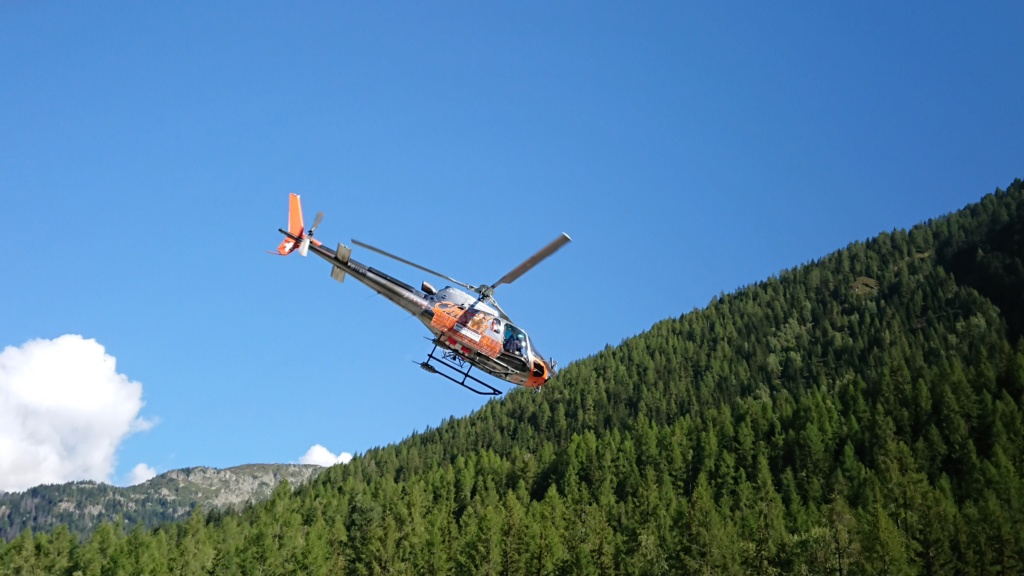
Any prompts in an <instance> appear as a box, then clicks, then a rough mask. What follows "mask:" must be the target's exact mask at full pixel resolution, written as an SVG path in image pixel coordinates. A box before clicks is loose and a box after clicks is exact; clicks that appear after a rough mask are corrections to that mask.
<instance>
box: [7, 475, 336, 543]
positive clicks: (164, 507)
mask: <svg viewBox="0 0 1024 576" xmlns="http://www.w3.org/2000/svg"><path fill="white" fill-rule="evenodd" d="M322 470H324V468H322V467H320V466H315V465H306V464H246V465H242V466H235V467H231V468H224V469H218V468H210V467H206V466H196V467H191V468H181V469H178V470H170V471H168V472H164V473H163V474H160V475H158V476H156V477H154V478H151V479H149V480H147V481H146V482H143V483H141V484H137V485H135V486H127V487H117V486H111V485H109V484H105V483H102V482H95V481H89V480H85V481H78V482H68V483H65V484H50V485H42V486H36V487H34V488H30V489H28V490H26V491H24V492H7V493H0V538H3V539H5V540H10V539H11V538H14V537H15V536H16V535H17V534H18V533H19V532H21V531H22V530H24V529H31V530H33V531H36V532H38V531H49V530H51V529H53V528H54V527H55V526H57V525H58V524H66V525H67V526H68V527H69V529H70V530H71V531H72V532H74V533H78V534H87V533H88V532H89V531H90V530H91V529H92V527H94V526H95V525H96V524H98V523H100V522H102V521H104V520H116V519H117V518H118V517H120V518H121V519H122V521H123V522H124V523H125V525H126V526H129V527H130V526H133V525H136V524H142V525H144V526H155V525H157V524H160V523H162V522H168V521H174V520H179V519H181V518H184V517H186V516H188V514H189V513H191V511H192V510H193V509H195V508H196V507H201V508H202V509H204V510H223V509H228V508H238V507H241V506H244V505H245V504H247V503H249V502H259V501H262V500H265V499H266V498H268V497H269V496H270V494H271V492H273V490H274V488H276V487H277V486H278V485H279V484H280V483H281V482H282V481H284V480H287V481H288V483H289V484H290V485H292V486H293V487H294V486H298V485H301V484H304V483H306V482H308V481H309V480H310V479H312V478H314V477H315V476H316V475H317V474H319V473H320V471H322Z"/></svg>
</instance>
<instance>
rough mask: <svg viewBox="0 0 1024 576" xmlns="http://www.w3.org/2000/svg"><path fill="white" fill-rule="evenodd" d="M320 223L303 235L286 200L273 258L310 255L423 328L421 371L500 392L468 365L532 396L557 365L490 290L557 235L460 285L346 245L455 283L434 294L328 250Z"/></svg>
mask: <svg viewBox="0 0 1024 576" xmlns="http://www.w3.org/2000/svg"><path fill="white" fill-rule="evenodd" d="M322 219H323V212H318V213H317V215H316V218H315V219H314V221H313V226H311V227H310V228H309V230H306V228H305V225H304V222H303V218H302V202H301V198H300V196H299V195H298V194H295V193H292V194H290V195H289V198H288V229H287V230H285V229H283V228H278V232H280V233H282V234H284V236H285V238H284V240H283V241H282V242H281V244H280V246H278V248H277V252H276V254H279V255H281V256H287V255H289V254H291V253H292V252H295V251H298V252H299V254H300V255H302V256H307V255H308V254H309V253H310V252H312V253H313V254H315V255H317V256H319V257H320V258H322V259H324V260H326V261H327V262H328V263H329V264H331V278H333V279H335V280H337V281H338V282H344V280H345V277H346V276H349V275H351V276H352V277H354V278H355V279H356V280H358V281H359V282H361V283H363V284H365V285H366V286H368V287H369V288H370V289H371V290H373V291H375V292H377V293H378V294H380V295H382V296H384V297H385V298H387V299H388V300H390V301H391V302H393V303H395V304H397V305H398V306H399V307H400V308H402V309H403V310H405V311H407V312H409V313H411V314H412V315H413V316H415V317H416V318H417V319H419V320H420V321H421V322H423V324H424V325H425V326H426V327H427V329H428V330H430V332H431V334H432V336H431V337H430V338H428V340H430V341H431V343H432V344H433V348H432V349H431V351H430V352H429V353H427V359H426V360H425V361H423V362H418V363H417V364H419V366H420V367H421V368H423V369H424V370H426V371H427V372H429V373H431V374H437V375H440V376H443V377H444V378H447V379H448V380H451V381H452V382H454V383H456V384H458V385H459V386H462V387H463V388H466V389H467V390H470V391H471V392H474V393H476V394H480V395H484V396H497V395H500V394H501V393H502V392H501V390H499V389H498V388H495V387H494V386H492V385H490V384H488V383H487V382H485V381H483V380H481V379H480V378H478V377H477V376H476V374H475V373H471V371H472V369H473V368H474V367H475V368H477V369H478V371H482V372H484V373H486V374H489V375H491V376H493V377H495V378H498V379H500V380H504V381H506V382H510V383H512V384H517V385H520V386H525V387H528V388H533V389H534V390H535V391H536V390H539V389H540V387H541V386H543V385H544V383H545V382H547V381H548V380H549V379H550V378H552V377H553V376H554V375H555V368H556V366H557V362H555V361H554V360H552V359H545V358H544V356H543V355H542V354H541V353H540V352H539V351H538V350H537V348H536V347H535V346H534V344H533V342H532V341H531V340H530V337H529V336H528V335H527V333H526V332H525V331H524V330H523V329H522V328H520V327H518V326H516V325H515V324H514V323H513V322H512V320H511V319H510V318H509V317H508V314H506V313H505V311H504V310H502V308H501V306H499V305H498V302H497V301H496V300H495V299H494V290H495V288H497V287H498V286H500V285H502V284H511V283H512V282H514V281H515V280H516V279H517V278H519V277H520V276H522V275H523V274H525V273H526V272H528V271H529V270H530V269H531V268H533V267H534V266H536V265H537V264H539V263H540V262H541V261H543V260H544V259H546V258H547V257H548V256H551V255H552V254H554V253H555V252H556V251H557V250H558V249H559V248H561V247H562V246H564V245H566V244H567V243H569V242H571V241H572V239H571V238H569V235H568V234H565V233H562V235H561V236H559V237H557V238H555V239H554V240H552V241H551V242H550V243H548V245H547V246H545V247H543V248H541V249H540V250H538V251H537V252H536V253H535V254H534V255H533V256H530V257H529V258H527V259H526V260H525V261H523V263H522V264H520V265H518V266H516V267H515V268H513V269H512V270H511V271H509V272H508V273H507V274H505V275H504V276H502V277H501V278H500V279H499V280H498V281H497V282H495V283H494V284H491V285H487V284H481V285H479V286H474V285H472V284H466V283H464V282H460V281H458V280H456V279H454V278H451V277H449V276H446V275H445V274H441V273H440V272H436V271H434V270H431V269H429V268H426V267H424V266H420V265H419V264H416V263H414V262H410V261H409V260H406V259H404V258H401V257H399V256H396V255H394V254H391V253H389V252H386V251H384V250H381V249H380V248H376V247H374V246H371V245H369V244H366V243H364V242H360V241H358V240H355V239H353V240H352V244H354V245H356V246H359V247H361V248H365V249H367V250H370V251H372V252H376V253H378V254H380V255H382V256H386V257H388V258H392V259H394V260H397V261H399V262H401V263H403V264H407V265H409V266H412V267H413V268H416V269H418V270H421V271H423V272H426V273H428V274H430V275H432V276H436V277H438V278H441V279H443V280H446V281H448V282H450V283H451V284H453V285H454V286H452V285H448V286H445V287H444V288H442V289H441V290H438V289H436V288H434V287H433V286H432V285H430V284H429V283H428V282H426V281H424V282H423V283H422V284H421V286H420V289H419V290H417V289H415V288H413V287H412V286H410V285H409V284H406V283H404V282H402V281H401V280H398V279H397V278H394V277H392V276H390V275H388V274H386V273H384V272H382V271H380V270H377V269H376V268H372V267H370V266H367V265H365V264H362V263H360V262H357V261H355V260H353V259H352V257H351V256H352V248H351V247H349V246H346V245H344V244H341V243H339V244H338V246H337V248H335V249H331V248H329V247H327V246H325V245H324V244H323V243H322V242H320V241H319V240H317V239H315V238H313V234H314V232H316V229H317V227H319V226H320V222H321V220H322ZM271 253H272V254H274V252H271ZM460 288H463V289H464V290H463V289H460ZM414 362H415V361H414Z"/></svg>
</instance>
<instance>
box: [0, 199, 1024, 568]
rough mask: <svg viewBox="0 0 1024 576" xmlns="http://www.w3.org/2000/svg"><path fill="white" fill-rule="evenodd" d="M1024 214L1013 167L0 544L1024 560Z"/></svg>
mask: <svg viewBox="0 0 1024 576" xmlns="http://www.w3.org/2000/svg"><path fill="white" fill-rule="evenodd" d="M1022 223H1024V183H1022V182H1020V181H1016V182H1014V183H1013V185H1011V186H1010V188H1009V189H1008V190H1006V191H997V192H996V193H995V194H991V195H988V196H986V197H985V198H984V199H983V200H982V201H981V202H980V203H978V204H975V205H972V206H970V207H968V208H966V209H965V210H963V211H960V212H958V213H956V214H953V215H950V216H948V217H943V218H940V219H937V220H935V221H933V222H929V223H927V224H923V225H920V226H915V227H914V228H913V229H911V230H910V231H909V232H908V231H895V232H893V233H885V234H881V235H879V236H878V237H876V238H874V239H872V240H870V241H868V242H856V243H853V244H851V245H849V246H848V247H847V248H845V249H843V250H840V251H838V252H836V253H834V254H831V255H829V256H826V257H824V258H822V259H821V260H819V261H817V262H813V263H810V264H808V265H804V266H800V267H798V268H795V269H793V270H789V271H785V272H783V273H781V274H779V275H778V277H774V278H771V279H768V280H766V281H764V282H761V283H758V284H756V285H753V286H749V287H746V288H743V289H741V290H739V291H737V292H736V293H734V294H731V295H728V296H723V297H720V298H716V299H715V300H714V301H713V302H712V303H711V304H709V305H708V307H707V308H705V309H703V310H697V311H693V312H690V313H687V314H684V315H683V316H681V317H680V318H678V319H672V320H666V321H663V322H659V323H657V324H655V325H654V326H653V327H652V328H651V330H650V331H648V332H647V333H645V334H641V335H639V336H636V337H634V338H630V339H628V340H626V341H624V342H623V343H622V344H621V345H620V346H618V347H615V348H612V347H608V348H607V349H605V350H604V351H602V352H600V353H599V354H596V355H595V356H593V357H591V358H587V359H585V360H582V361H579V362H576V363H574V364H572V365H571V366H569V367H567V368H566V369H565V370H564V371H563V372H562V373H561V374H560V375H559V376H558V378H557V379H555V380H553V381H552V382H551V383H549V385H548V386H547V387H545V389H544V390H543V391H542V392H541V393H539V394H531V393H529V392H527V391H523V390H516V391H513V392H511V393H509V394H508V395H507V396H506V397H505V398H503V399H501V400H497V401H492V402H490V403H488V404H487V405H486V406H484V407H483V408H482V409H481V410H479V411H478V412H476V413H474V414H473V415H471V416H469V417H466V418H460V419H453V420H450V421H447V422H445V423H444V424H443V425H442V426H440V427H438V428H437V429H434V430H429V431H427V432H425V433H422V434H417V435H414V436H412V437H410V438H409V439H407V440H405V441H403V442H401V443H398V444H395V445H392V446H387V447H384V448H381V449H377V450H371V451H369V452H368V453H366V454H364V455H362V456H361V457H358V458H356V459H354V460H353V461H352V462H351V463H350V464H349V465H347V466H344V467H341V466H338V467H334V468H331V469H329V470H327V471H326V472H325V473H323V474H321V475H320V476H318V477H317V478H316V480H314V481H313V482H311V483H310V484H309V485H308V486H306V487H303V488H301V489H299V490H297V491H295V492H294V493H292V491H291V489H290V488H289V487H288V486H281V487H279V488H278V489H277V490H276V491H275V492H274V494H273V495H272V496H271V498H270V499H269V500H268V501H266V502H265V503H263V504H260V505H257V506H254V507H252V508H250V509H247V510H246V511H244V512H243V513H241V514H217V515H212V516H211V517H208V518H206V520H207V521H206V522H205V523H204V522H203V518H201V517H198V516H193V517H192V518H191V519H190V520H189V521H188V522H187V523H186V524H180V525H167V526H164V527H162V528H160V529H158V530H156V531H152V532H147V531H141V530H139V531H134V532H132V533H131V534H129V535H127V536H126V535H124V534H121V533H119V532H118V531H117V530H115V529H114V527H112V526H110V525H105V526H102V527H101V528H100V529H99V530H98V531H97V532H96V533H95V534H94V535H93V536H92V537H91V538H90V539H89V540H88V541H87V542H85V543H83V544H81V545H70V544H68V543H67V537H66V536H65V534H66V533H65V532H61V531H56V532H54V533H53V534H52V535H36V536H32V535H26V534H23V535H22V536H20V537H19V538H17V539H16V540H14V541H13V542H12V543H10V544H9V545H7V546H6V547H5V548H4V549H3V550H2V551H0V560H2V562H0V567H2V566H14V565H19V566H50V565H55V564H57V565H63V566H65V567H67V568H68V570H71V569H82V570H83V571H88V570H89V569H91V568H96V569H97V570H103V571H105V572H106V571H109V572H116V571H119V570H120V571H124V572H128V573H141V572H149V573H169V572H181V573H200V572H207V573H216V574H221V573H222V574H237V573H271V574H275V573H284V572H289V571H292V572H301V573H316V574H335V573H354V574H374V573H398V574H405V573H417V574H442V573H445V574H465V573H474V574H475V573H481V574H484V573H486V574H495V573H503V574H561V573H574V574H606V573H628V574H751V573H753V574H778V573H794V572H803V573H816V574H818V573H840V574H847V573H849V574H883V573H885V574H916V573H926V574H968V575H970V574H1000V573H1002V574H1009V573H1020V572H1021V570H1022V569H1024V536H1022V533H1021V530H1020V527H1021V526H1024V478H1022V471H1024V410H1022V406H1024V340H1022V339H1021V331H1020V329H1021V326H1022V322H1021V318H1020V312H1021V297H1020V296H1021V295H1024V274H1021V265H1022V258H1024V234H1022V233H1021V231H1022V229H1021V226H1022ZM569 320H570V319H567V322H568V321H569ZM19 563H20V564H19ZM62 563H63V564H62ZM2 570H3V568H0V572H2Z"/></svg>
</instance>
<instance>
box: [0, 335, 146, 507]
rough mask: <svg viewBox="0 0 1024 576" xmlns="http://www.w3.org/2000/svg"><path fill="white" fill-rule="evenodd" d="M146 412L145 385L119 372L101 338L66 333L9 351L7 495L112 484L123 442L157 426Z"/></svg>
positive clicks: (0, 388)
mask: <svg viewBox="0 0 1024 576" xmlns="http://www.w3.org/2000/svg"><path fill="white" fill-rule="evenodd" d="M142 406H143V402H142V384H140V383H138V382H132V381H130V380H129V379H128V377H127V376H125V375H123V374H118V373H117V360H116V359H114V357H113V356H110V355H109V354H107V353H106V350H105V349H104V348H103V346H102V345H100V344H99V343H98V342H96V341H95V340H91V339H90V340H86V339H85V338H82V337H81V336H78V335H75V334H67V335H64V336H61V337H59V338H56V339H54V340H42V339H40V340H32V341H30V342H26V343H25V344H24V345H22V346H20V347H14V346H8V347H6V348H4V349H3V351H2V352H0V490H8V491H20V490H25V489H27V488H31V487H32V486H36V485H39V484H55V483H61V482H68V481H71V480H99V481H104V482H109V481H110V475H111V473H112V472H113V470H114V464H115V460H116V459H115V454H116V452H117V447H118V445H119V444H120V443H121V441H122V440H124V438H125V437H126V436H128V435H129V434H131V433H133V432H139V431H143V430H148V429H149V428H152V427H153V425H154V422H152V421H149V420H146V419H144V418H141V417H139V411H140V410H141V409H142ZM136 468H138V467H136Z"/></svg>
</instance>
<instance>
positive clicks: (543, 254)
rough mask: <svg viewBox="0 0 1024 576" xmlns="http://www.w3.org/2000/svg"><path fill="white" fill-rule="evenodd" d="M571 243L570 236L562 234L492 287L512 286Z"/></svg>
mask: <svg viewBox="0 0 1024 576" xmlns="http://www.w3.org/2000/svg"><path fill="white" fill-rule="evenodd" d="M569 242H572V238H569V235H568V234H566V233H565V232H562V235H561V236H559V237H558V238H555V239H554V240H552V241H551V243H550V244H548V245H547V246H545V247H543V248H541V249H540V250H539V251H538V252H537V253H536V254H534V255H533V256H530V257H529V258H527V259H526V261H525V262H523V263H522V264H520V265H519V266H516V267H515V268H514V269H513V270H512V271H511V272H509V273H508V274H505V275H504V276H502V277H501V280H498V281H497V282H495V283H494V284H492V285H491V287H492V288H497V287H498V285H500V284H511V283H513V282H515V281H516V278H519V277H520V276H522V275H523V274H526V273H527V272H528V271H529V270H530V268H533V267H534V266H536V265H537V264H540V263H541V261H542V260H544V259H545V258H547V257H548V256H551V255H552V254H554V253H555V252H556V251H557V250H558V249H559V248H561V247H562V246H565V245H566V244H568V243H569Z"/></svg>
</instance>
